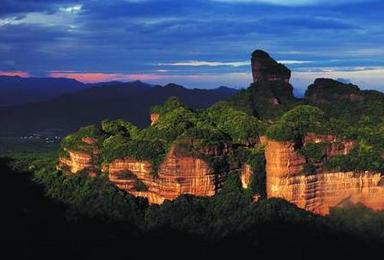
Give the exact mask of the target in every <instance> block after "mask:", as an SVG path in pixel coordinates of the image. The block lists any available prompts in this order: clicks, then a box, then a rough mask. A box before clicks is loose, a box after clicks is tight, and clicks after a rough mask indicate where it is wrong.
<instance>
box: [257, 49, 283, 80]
mask: <svg viewBox="0 0 384 260" xmlns="http://www.w3.org/2000/svg"><path fill="white" fill-rule="evenodd" d="M251 63H252V76H253V82H254V83H257V82H260V81H284V82H287V83H288V82H289V79H290V78H291V71H290V70H289V69H288V68H287V67H286V66H284V65H283V64H280V63H278V62H277V61H275V60H274V59H273V58H272V57H271V56H270V55H269V54H268V53H267V52H265V51H263V50H255V51H254V52H253V53H252V58H251Z"/></svg>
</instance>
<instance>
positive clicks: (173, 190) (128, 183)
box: [57, 145, 251, 204]
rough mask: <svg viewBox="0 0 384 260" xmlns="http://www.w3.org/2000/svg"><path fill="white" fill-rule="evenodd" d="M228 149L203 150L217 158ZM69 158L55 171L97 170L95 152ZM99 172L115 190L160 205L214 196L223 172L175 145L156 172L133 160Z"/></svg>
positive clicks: (118, 161)
mask: <svg viewBox="0 0 384 260" xmlns="http://www.w3.org/2000/svg"><path fill="white" fill-rule="evenodd" d="M227 151H228V147H218V148H211V149H205V150H202V151H200V152H204V153H205V155H206V156H220V155H222V154H223V153H225V152H227ZM67 152H68V155H69V156H65V157H61V158H60V159H59V162H58V165H57V168H58V169H59V170H65V171H66V172H70V173H72V174H76V173H79V172H81V171H87V172H88V173H90V174H91V175H94V172H95V171H96V169H97V168H98V166H97V165H98V164H97V156H98V153H96V152H95V153H93V152H91V153H87V152H78V151H71V150H67ZM101 171H102V172H104V173H105V174H107V175H108V178H109V180H110V181H111V182H112V183H114V184H115V185H116V186H117V187H118V188H120V189H122V190H125V191H127V192H128V193H130V194H132V195H134V196H137V197H145V198H147V199H148V201H149V203H151V204H162V203H163V202H164V201H165V200H174V199H176V198H177V197H178V196H180V195H182V194H191V195H195V196H213V195H215V194H216V192H217V191H218V190H219V189H220V188H221V187H222V184H223V181H224V178H225V175H226V172H215V171H214V169H213V168H212V167H211V166H210V165H209V163H207V162H206V161H205V160H203V159H201V158H198V157H196V156H192V155H185V154H182V153H180V152H178V151H177V146H176V145H174V146H173V147H172V148H171V149H170V150H169V152H168V153H167V155H166V157H165V159H164V161H163V162H162V163H161V165H160V167H159V169H158V171H157V173H152V165H151V163H150V162H148V161H140V160H135V159H133V158H129V157H126V158H120V159H116V160H113V161H111V162H110V163H104V164H102V166H101ZM239 171H240V173H241V172H243V174H241V178H242V181H243V183H244V185H245V186H247V187H248V185H249V182H250V175H251V169H250V168H249V167H247V166H244V167H243V168H241V169H239Z"/></svg>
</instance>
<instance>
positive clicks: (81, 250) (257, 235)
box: [0, 159, 382, 259]
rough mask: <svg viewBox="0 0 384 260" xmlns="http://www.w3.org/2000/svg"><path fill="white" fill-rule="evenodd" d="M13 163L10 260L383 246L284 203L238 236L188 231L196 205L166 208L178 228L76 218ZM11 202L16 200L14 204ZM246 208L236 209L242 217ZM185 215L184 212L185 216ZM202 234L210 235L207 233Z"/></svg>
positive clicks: (7, 236) (298, 255)
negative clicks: (212, 236) (143, 227)
mask: <svg viewBox="0 0 384 260" xmlns="http://www.w3.org/2000/svg"><path fill="white" fill-rule="evenodd" d="M10 163H11V164H12V165H15V162H12V161H11V160H9V159H1V160H0V165H1V166H0V167H1V168H0V169H1V172H2V174H1V176H0V178H1V182H0V183H1V192H2V196H1V197H2V205H3V210H4V212H5V214H3V217H5V219H4V220H3V221H2V244H3V246H5V248H6V251H3V253H4V254H5V253H6V252H11V253H12V256H13V257H12V258H13V259H36V258H40V259H48V258H50V259H51V258H52V257H53V258H55V259H68V258H70V259H84V258H92V259H105V258H114V259H127V258H131V257H144V258H145V257H167V258H170V259H173V258H179V257H180V254H185V253H187V254H188V256H191V257H196V258H201V257H224V256H227V257H228V256H233V257H249V254H250V253H251V254H252V255H254V256H255V257H268V259H277V258H280V257H284V258H285V259H291V258H292V259H307V257H308V255H311V254H313V252H317V253H316V254H315V255H313V256H312V257H311V258H312V259H334V258H336V257H337V258H340V257H345V256H346V255H347V256H348V258H349V259H358V258H359V257H363V256H364V257H369V256H373V255H374V254H375V253H377V252H379V250H380V247H381V246H382V242H381V241H380V240H378V239H377V238H376V237H375V236H371V237H369V236H368V237H364V240H363V239H361V238H358V237H359V235H361V233H360V232H364V233H366V232H367V231H369V229H362V230H355V231H357V233H356V234H353V233H352V232H351V230H347V229H345V230H343V228H341V226H340V225H339V224H338V222H337V221H336V219H337V218H336V215H335V217H334V219H335V220H333V221H335V222H334V223H332V221H331V219H329V218H318V219H317V220H316V219H312V220H310V221H308V220H305V219H306V218H308V216H306V215H307V214H306V213H304V212H303V211H301V210H299V209H297V208H295V207H293V206H291V205H289V204H286V203H283V202H282V201H281V202H279V201H275V202H273V201H271V202H270V203H266V204H265V203H264V204H261V205H259V206H258V205H255V206H256V207H260V209H259V211H258V212H259V213H258V214H257V215H253V214H251V215H249V217H251V218H256V219H258V220H257V221H256V222H254V223H253V224H252V225H250V226H249V225H247V228H246V230H243V231H240V230H241V228H240V229H239V231H232V232H231V233H229V234H228V235H227V236H226V237H225V238H221V239H209V238H207V237H206V236H205V235H198V234H193V233H190V232H187V231H185V226H184V225H186V224H187V223H185V222H184V218H185V216H188V215H190V214H195V213H193V212H190V211H188V210H185V209H183V207H182V205H184V206H187V205H188V204H189V205H190V204H191V202H192V201H191V200H187V201H186V202H185V203H184V202H182V200H179V201H176V202H173V203H171V204H174V207H168V210H167V211H168V212H167V211H163V214H165V215H164V217H165V218H169V216H173V217H172V221H173V227H172V225H169V224H166V223H164V225H163V226H159V227H156V228H154V229H150V230H147V231H144V232H143V231H141V230H139V229H138V228H137V227H135V226H134V225H132V223H129V222H125V221H117V222H115V221H112V222H111V221H107V222H106V221H105V220H102V219H100V218H89V217H86V216H84V215H78V214H77V213H76V212H74V211H73V210H71V208H70V207H68V206H65V205H63V204H61V203H58V202H55V201H53V200H51V199H48V198H46V197H45V196H44V191H43V189H42V187H41V186H38V185H36V184H35V183H33V182H32V181H31V173H29V172H20V171H18V170H16V169H15V168H14V167H15V166H12V168H10V166H9V165H10ZM5 194H6V195H7V196H5ZM7 197H8V198H9V197H12V198H13V201H12V202H10V201H9V200H8V199H6V198H7ZM228 198H229V197H228ZM171 204H170V205H171ZM172 208H174V209H172ZM231 210H232V211H233V210H234V209H231ZM242 210H244V209H241V206H237V211H238V212H241V211H242ZM180 211H182V212H183V214H181V215H180ZM177 212H179V213H177ZM289 212H290V213H289ZM168 214H170V215H168ZM260 214H261V215H260ZM159 217H160V216H159ZM201 217H204V214H203V215H201ZM205 217H208V216H207V215H206V216H205ZM339 217H340V216H339ZM240 220H241V219H240ZM315 220H316V221H315ZM247 222H248V221H247ZM244 223H245V222H244ZM187 225H191V227H194V228H197V227H198V226H199V225H200V227H201V226H202V225H204V221H200V223H199V221H197V222H196V223H192V222H191V223H189V224H187ZM350 227H353V226H350ZM213 230H214V229H213ZM205 232H206V233H205V234H206V235H208V234H209V232H210V231H208V230H206V231H205ZM221 232H222V233H223V232H226V231H225V229H224V230H222V231H221ZM368 234H369V232H368ZM366 235H367V233H366ZM368 238H370V239H369V240H368ZM64 248H65V250H64ZM149 248H150V250H149ZM276 248H278V250H276Z"/></svg>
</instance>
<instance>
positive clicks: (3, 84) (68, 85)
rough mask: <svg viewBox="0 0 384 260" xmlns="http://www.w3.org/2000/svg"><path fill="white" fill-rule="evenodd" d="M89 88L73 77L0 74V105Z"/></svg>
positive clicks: (44, 98) (17, 103)
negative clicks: (28, 76) (22, 76)
mask: <svg viewBox="0 0 384 260" xmlns="http://www.w3.org/2000/svg"><path fill="white" fill-rule="evenodd" d="M87 88H90V86H87V85H86V84H83V83H81V82H79V81H77V80H74V79H66V78H21V77H9V76H0V106H11V105H19V104H25V103H28V102H36V101H43V100H49V99H52V98H55V97H58V96H60V95H63V94H69V93H75V92H78V91H81V90H84V89H87Z"/></svg>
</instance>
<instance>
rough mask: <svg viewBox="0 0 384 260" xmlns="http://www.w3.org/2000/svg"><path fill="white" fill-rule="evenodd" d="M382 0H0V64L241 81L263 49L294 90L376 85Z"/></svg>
mask: <svg viewBox="0 0 384 260" xmlns="http://www.w3.org/2000/svg"><path fill="white" fill-rule="evenodd" d="M383 10H384V1H382V0H379V1H377V0H365V1H362V0H293V1H292V0H291V1H289V0H286V1H283V0H183V1H181V0H115V1H114V0H109V1H104V0H86V1H81V0H80V1H75V0H44V1H43V0H1V2H0V74H4V75H23V76H28V75H30V76H49V75H50V76H56V77H60V76H64V77H72V78H77V79H80V80H83V81H103V80H114V79H117V80H125V81H128V80H135V79H141V80H143V81H147V82H151V83H159V84H165V83H168V82H175V83H179V84H183V85H186V86H188V87H200V88H213V87H218V86H221V85H227V86H231V87H237V88H241V87H247V86H248V85H249V83H250V82H251V74H250V64H249V57H250V53H251V52H252V51H253V50H254V49H264V50H266V51H268V52H269V53H270V54H271V55H272V56H273V57H274V58H275V59H277V60H279V61H281V62H283V63H285V64H286V65H287V66H288V67H289V68H290V69H291V70H292V71H293V78H292V80H291V82H292V83H293V85H294V86H295V87H296V88H297V91H298V92H302V90H303V89H305V87H306V86H307V85H308V84H309V83H310V82H312V81H313V80H314V79H315V78H317V77H331V78H336V79H337V78H343V79H345V80H347V81H351V82H353V83H356V84H359V85H360V87H361V88H364V89H381V90H384V13H383Z"/></svg>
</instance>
